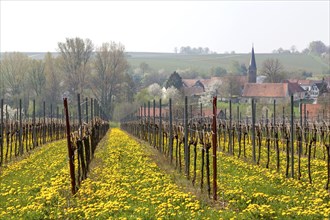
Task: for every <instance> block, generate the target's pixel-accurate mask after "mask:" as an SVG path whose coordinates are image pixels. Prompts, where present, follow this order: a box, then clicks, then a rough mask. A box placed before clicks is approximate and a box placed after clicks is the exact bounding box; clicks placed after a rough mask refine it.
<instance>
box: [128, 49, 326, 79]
mask: <svg viewBox="0 0 330 220" xmlns="http://www.w3.org/2000/svg"><path fill="white" fill-rule="evenodd" d="M250 56H251V54H211V55H183V54H174V53H137V52H136V53H128V62H129V63H130V65H131V66H132V67H137V66H139V64H140V63H142V62H145V63H147V64H148V65H149V66H150V67H151V68H153V69H164V70H165V71H169V72H173V71H174V70H177V69H187V68H191V69H194V70H196V71H198V72H209V69H210V68H212V67H217V66H221V67H222V68H225V69H227V70H230V67H231V65H232V63H233V62H235V61H237V62H239V63H240V64H241V63H244V64H245V65H246V66H247V67H248V65H249V62H250ZM269 58H275V59H279V61H280V62H281V63H282V64H283V66H284V68H285V70H287V71H290V72H294V71H299V70H305V71H307V72H312V73H314V74H316V75H319V74H322V73H323V72H324V70H327V69H329V68H330V67H329V64H326V63H325V62H323V61H322V60H321V59H320V58H319V57H315V56H312V55H307V54H258V53H256V62H257V67H258V68H259V69H261V66H262V63H263V62H264V61H265V60H266V59H269Z"/></svg>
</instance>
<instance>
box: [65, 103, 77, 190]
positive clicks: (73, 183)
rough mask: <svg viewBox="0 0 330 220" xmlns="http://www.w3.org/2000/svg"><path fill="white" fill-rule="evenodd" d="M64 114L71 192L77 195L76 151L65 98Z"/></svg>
mask: <svg viewBox="0 0 330 220" xmlns="http://www.w3.org/2000/svg"><path fill="white" fill-rule="evenodd" d="M64 111H65V112H64V113H65V121H66V137H67V142H68V154H69V166H70V177H71V192H72V194H73V195H74V194H76V179H75V174H74V150H73V148H72V146H71V139H70V120H69V110H68V100H67V98H64Z"/></svg>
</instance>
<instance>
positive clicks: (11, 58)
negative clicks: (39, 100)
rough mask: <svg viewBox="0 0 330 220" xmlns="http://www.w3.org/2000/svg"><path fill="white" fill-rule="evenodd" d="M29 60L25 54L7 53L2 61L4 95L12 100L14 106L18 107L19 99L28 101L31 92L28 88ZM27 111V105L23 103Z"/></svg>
mask: <svg viewBox="0 0 330 220" xmlns="http://www.w3.org/2000/svg"><path fill="white" fill-rule="evenodd" d="M28 60H29V58H28V57H27V56H26V55H24V54H23V53H19V52H13V53H5V54H4V55H3V58H2V60H1V75H2V76H3V80H4V83H3V84H4V93H5V95H6V96H8V97H9V98H10V100H11V101H12V103H10V104H12V105H13V106H17V105H18V101H19V99H23V101H24V100H26V96H28V94H29V92H28V90H27V86H26V79H27V69H28ZM23 106H24V107H25V109H26V108H27V106H26V103H25V102H23Z"/></svg>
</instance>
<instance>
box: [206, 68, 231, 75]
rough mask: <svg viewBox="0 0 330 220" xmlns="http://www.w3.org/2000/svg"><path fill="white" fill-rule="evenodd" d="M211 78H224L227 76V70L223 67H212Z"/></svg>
mask: <svg viewBox="0 0 330 220" xmlns="http://www.w3.org/2000/svg"><path fill="white" fill-rule="evenodd" d="M210 73H211V76H224V75H226V74H227V70H226V69H225V68H222V67H221V66H217V67H212V68H211V69H210Z"/></svg>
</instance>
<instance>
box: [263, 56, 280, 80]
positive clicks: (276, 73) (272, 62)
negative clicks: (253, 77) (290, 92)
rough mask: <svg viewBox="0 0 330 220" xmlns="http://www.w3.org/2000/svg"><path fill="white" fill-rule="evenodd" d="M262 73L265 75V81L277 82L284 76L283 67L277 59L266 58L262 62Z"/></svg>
mask: <svg viewBox="0 0 330 220" xmlns="http://www.w3.org/2000/svg"><path fill="white" fill-rule="evenodd" d="M261 72H262V74H264V75H265V76H266V80H265V81H266V82H270V83H279V82H282V80H283V79H285V78H286V74H285V72H284V67H283V65H282V64H281V63H280V61H279V60H278V59H267V60H265V61H264V62H263V63H262V69H261Z"/></svg>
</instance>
